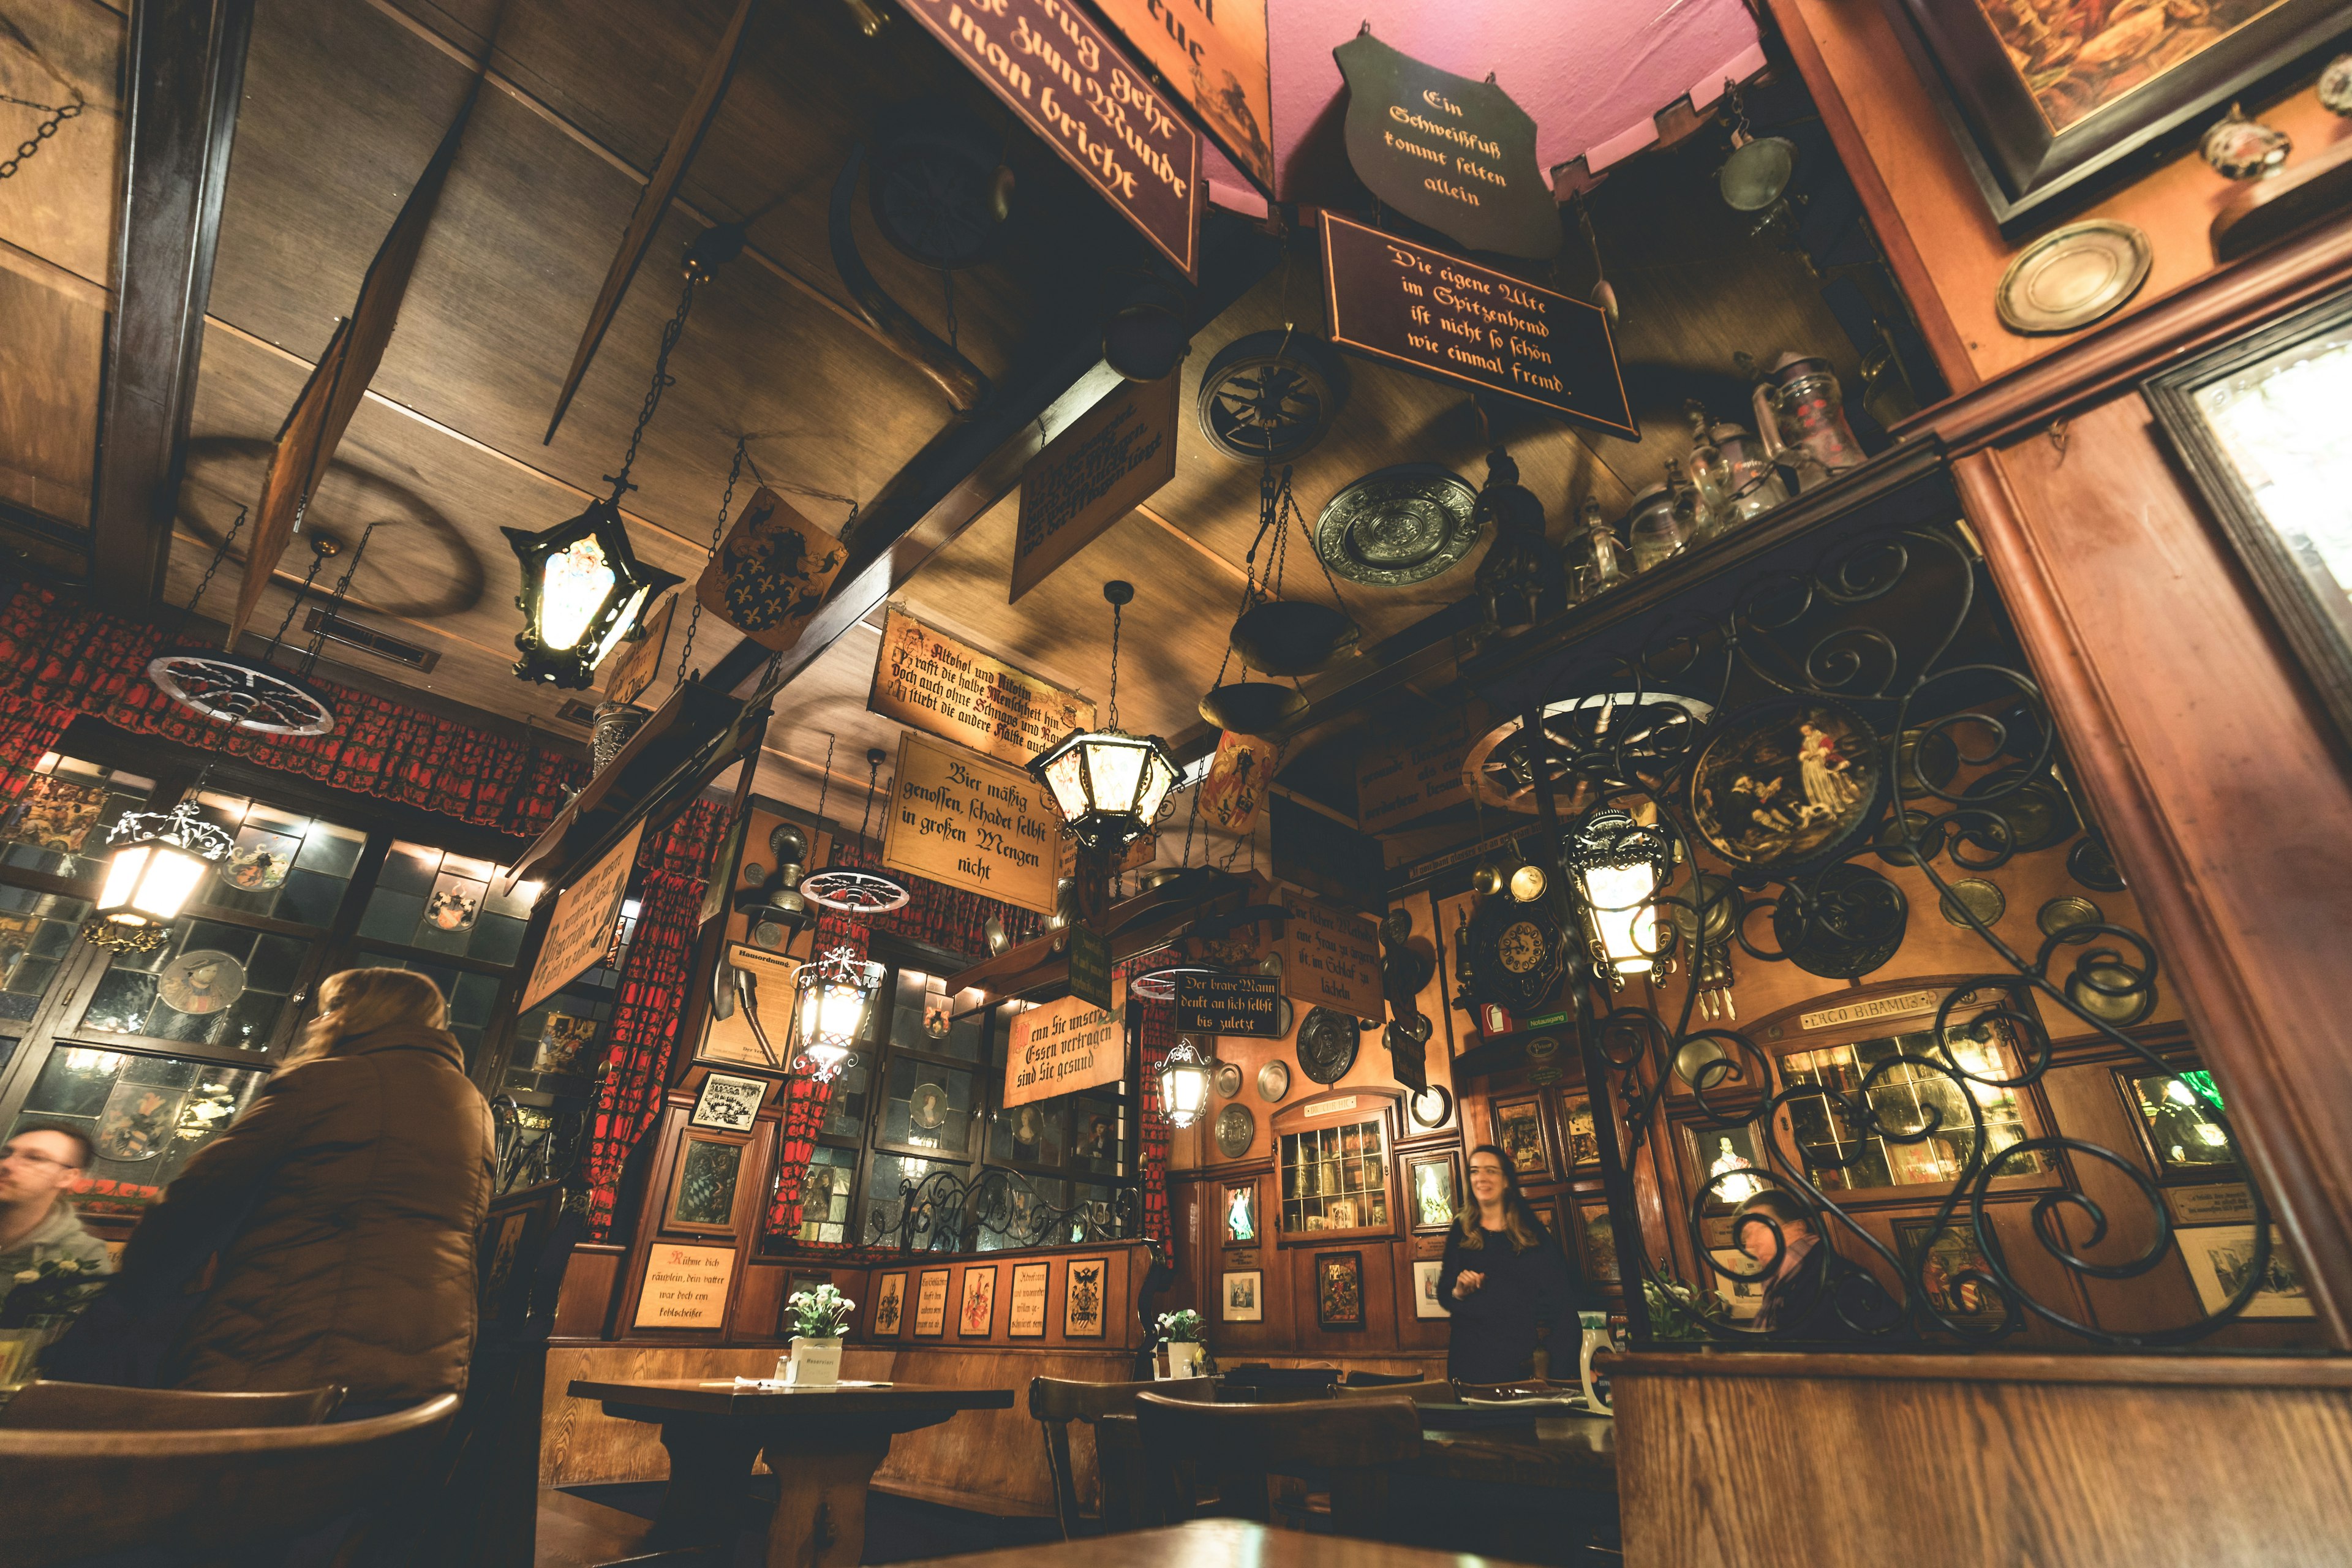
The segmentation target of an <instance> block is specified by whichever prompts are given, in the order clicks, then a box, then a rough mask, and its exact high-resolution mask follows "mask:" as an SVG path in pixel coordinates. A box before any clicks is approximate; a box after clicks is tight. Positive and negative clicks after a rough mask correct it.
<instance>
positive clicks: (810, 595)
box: [694, 485, 849, 652]
mask: <svg viewBox="0 0 2352 1568" xmlns="http://www.w3.org/2000/svg"><path fill="white" fill-rule="evenodd" d="M847 559H849V552H848V551H846V550H845V549H844V548H843V547H842V543H841V541H839V540H838V539H835V537H834V536H833V535H832V534H830V533H827V532H826V531H824V529H822V528H819V527H818V526H817V525H816V524H815V523H814V522H811V521H809V520H808V519H807V518H804V517H803V516H802V515H801V514H800V513H799V512H797V511H795V510H793V507H792V503H791V502H789V501H787V500H784V498H783V497H782V496H780V495H778V494H777V493H776V492H775V491H773V490H772V489H769V488H768V487H767V486H765V485H761V487H760V488H759V489H756V490H754V491H753V492H752V493H751V500H750V501H749V502H748V503H746V504H745V506H744V508H743V510H742V511H741V513H740V514H739V515H738V516H737V517H736V519H735V521H734V523H733V525H732V526H730V528H729V529H728V530H727V538H726V540H725V541H724V542H722V543H721V544H720V545H719V552H718V553H717V554H715V555H713V556H712V557H711V558H710V563H709V565H707V566H705V567H703V569H702V576H701V577H700V579H699V580H698V581H697V582H696V583H695V584H694V596H695V597H696V598H698V599H699V600H701V601H702V607H703V608H704V609H706V610H709V612H710V613H711V614H712V615H714V616H718V617H719V619H720V620H722V621H725V622H726V623H727V624H728V625H729V626H733V627H734V628H735V629H736V630H737V631H739V632H741V633H742V634H743V635H744V636H745V637H750V638H751V640H752V641H753V642H755V643H758V644H759V645H760V646H761V647H764V648H769V649H772V650H774V651H777V652H782V650H783V649H785V648H788V647H792V646H793V644H794V643H796V642H798V641H800V640H801V632H802V631H803V628H805V627H806V626H808V624H809V618H810V617H811V616H814V615H815V614H816V612H817V606H818V605H822V604H824V596H825V595H826V594H827V593H828V592H830V591H831V589H832V587H833V580H834V578H835V577H837V576H839V575H840V574H841V563H843V562H844V561H846V560H847Z"/></svg>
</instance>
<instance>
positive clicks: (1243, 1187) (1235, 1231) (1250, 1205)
mask: <svg viewBox="0 0 2352 1568" xmlns="http://www.w3.org/2000/svg"><path fill="white" fill-rule="evenodd" d="M1223 1223H1224V1227H1225V1245H1226V1246H1227V1247H1254V1246H1255V1245H1256V1244H1257V1239H1258V1235H1257V1231H1258V1226H1257V1184H1256V1183H1255V1182H1227V1183H1226V1184H1225V1198H1224V1222H1223Z"/></svg>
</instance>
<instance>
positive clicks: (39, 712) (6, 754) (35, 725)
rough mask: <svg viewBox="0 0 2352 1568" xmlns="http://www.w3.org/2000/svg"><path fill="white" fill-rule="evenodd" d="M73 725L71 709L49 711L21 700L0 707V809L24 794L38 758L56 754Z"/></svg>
mask: <svg viewBox="0 0 2352 1568" xmlns="http://www.w3.org/2000/svg"><path fill="white" fill-rule="evenodd" d="M73 721H74V711H73V710H72V709H70V708H52V707H50V706H49V705H48V704H47V703H46V702H33V701H28V700H25V699H23V698H18V699H16V700H12V701H9V702H7V703H5V707H0V805H6V804H7V803H8V802H10V801H13V800H15V799H16V797H17V796H18V795H22V794H24V793H25V785H26V783H27V782H28V781H29V780H30V779H31V778H32V776H33V769H34V768H36V767H37V766H38V765H39V764H40V761H41V758H42V757H43V756H44V755H46V754H47V753H48V752H53V751H55V750H57V745H58V738H59V737H61V736H62V735H64V734H65V732H66V727H67V726H68V725H69V724H71V723H72V722H73Z"/></svg>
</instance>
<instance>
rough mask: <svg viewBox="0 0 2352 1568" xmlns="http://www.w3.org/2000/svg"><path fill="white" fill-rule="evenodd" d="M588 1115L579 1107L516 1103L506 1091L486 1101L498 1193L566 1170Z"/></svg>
mask: <svg viewBox="0 0 2352 1568" xmlns="http://www.w3.org/2000/svg"><path fill="white" fill-rule="evenodd" d="M588 1121H589V1115H588V1112H587V1111H586V1110H541V1109H540V1108H539V1107H537V1106H535V1105H522V1104H519V1103H518V1102H517V1101H516V1100H515V1098H514V1097H513V1096H512V1095H509V1094H501V1095H499V1096H497V1097H496V1098H495V1099H493V1100H491V1101H490V1130H491V1133H492V1137H493V1140H494V1147H495V1148H496V1149H497V1151H498V1161H499V1185H498V1190H499V1192H501V1193H504V1192H511V1191H512V1190H513V1189H515V1188H517V1187H529V1186H535V1185H537V1184H539V1183H541V1182H551V1181H553V1180H555V1179H556V1178H557V1177H559V1176H562V1175H563V1174H565V1173H567V1172H569V1171H570V1170H571V1169H572V1164H573V1163H574V1162H575V1161H576V1160H577V1159H578V1158H579V1156H580V1148H581V1145H582V1143H583V1142H585V1140H586V1138H587V1135H588Z"/></svg>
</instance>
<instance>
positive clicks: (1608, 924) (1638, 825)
mask: <svg viewBox="0 0 2352 1568" xmlns="http://www.w3.org/2000/svg"><path fill="white" fill-rule="evenodd" d="M1560 859H1561V861H1562V863H1563V864H1564V866H1565V868H1566V869H1567V870H1568V872H1569V874H1570V876H1571V877H1573V878H1574V879H1575V882H1576V893H1577V900H1576V901H1577V903H1578V905H1579V906H1580V909H1581V910H1582V912H1583V916H1584V932H1585V941H1586V943H1587V945H1588V946H1589V947H1590V949H1591V957H1592V970H1593V973H1594V975H1595V976H1596V977H1597V978H1598V979H1600V980H1601V981H1603V982H1604V983H1606V984H1608V985H1609V987H1610V988H1611V989H1612V990H1615V989H1617V988H1618V987H1620V986H1622V985H1623V984H1625V981H1626V979H1627V978H1628V977H1630V976H1632V975H1635V974H1647V973H1652V972H1653V971H1655V972H1657V973H1662V974H1663V973H1666V971H1667V968H1668V965H1667V963H1665V958H1664V942H1670V941H1671V940H1672V938H1671V937H1665V936H1663V933H1661V932H1660V931H1659V930H1658V910H1657V904H1656V901H1655V900H1656V899H1657V897H1658V889H1661V888H1663V887H1664V886H1665V884H1666V878H1667V876H1668V875H1669V874H1670V873H1671V872H1672V871H1673V869H1674V860H1675V857H1674V853H1673V848H1672V846H1671V844H1670V843H1669V841H1668V839H1667V837H1666V835H1665V834H1664V832H1662V831H1660V830H1659V829H1658V828H1656V827H1654V826H1647V825H1645V824H1643V823H1642V822H1640V821H1637V820H1636V819H1635V818H1634V816H1633V814H1632V813H1630V812H1627V811H1622V810H1620V809H1619V808H1617V807H1615V806H1604V807H1602V808H1601V809H1600V810H1598V811H1595V812H1593V813H1592V814H1591V816H1587V817H1586V818H1585V819H1584V820H1583V822H1581V823H1580V824H1579V825H1578V826H1577V827H1576V828H1575V829H1574V830H1573V831H1572V832H1570V833H1569V834H1566V835H1565V836H1564V842H1563V843H1562V844H1561V846H1560Z"/></svg>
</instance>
